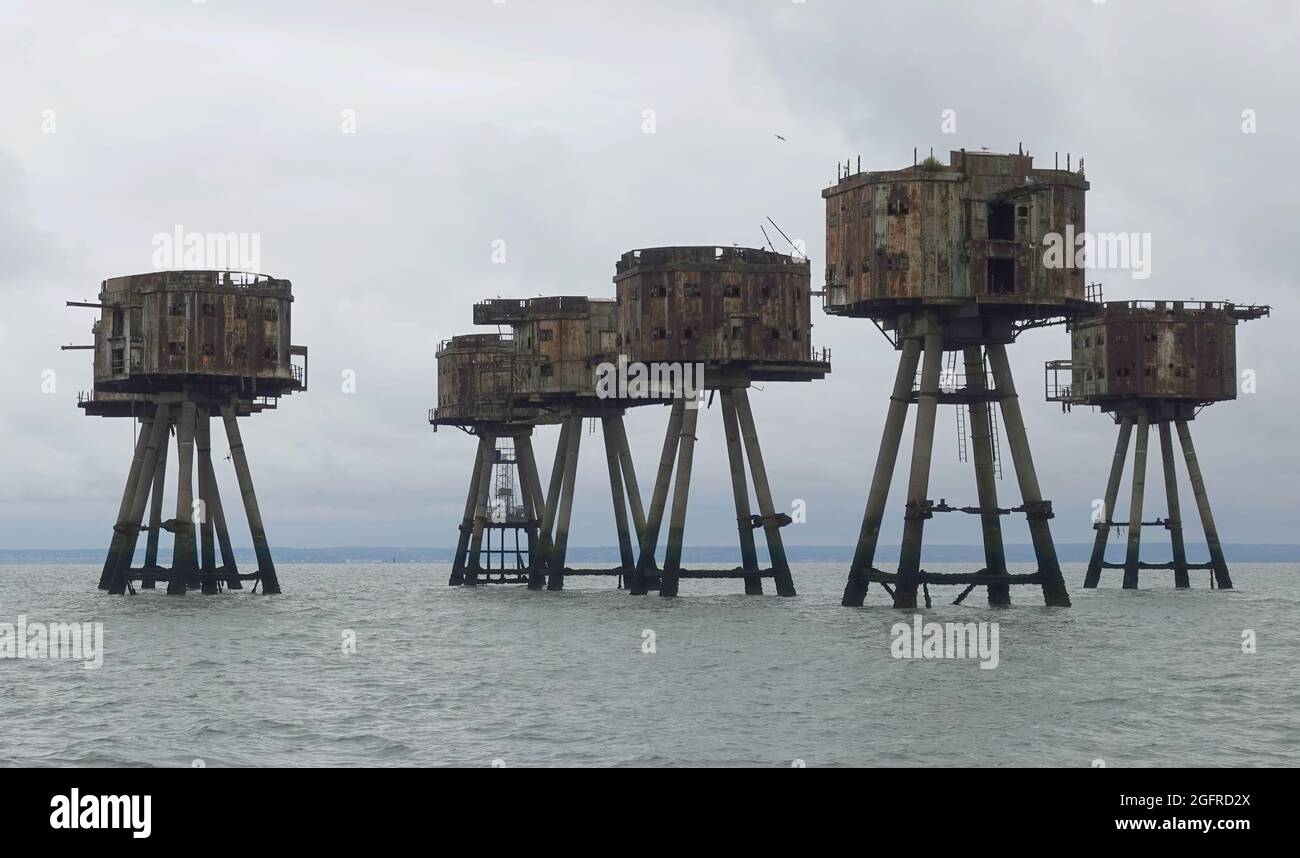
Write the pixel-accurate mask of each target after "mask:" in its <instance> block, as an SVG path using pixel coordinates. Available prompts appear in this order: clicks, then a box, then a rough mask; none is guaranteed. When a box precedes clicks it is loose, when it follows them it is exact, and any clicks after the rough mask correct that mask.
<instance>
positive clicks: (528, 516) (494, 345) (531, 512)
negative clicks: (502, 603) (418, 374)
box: [429, 334, 554, 587]
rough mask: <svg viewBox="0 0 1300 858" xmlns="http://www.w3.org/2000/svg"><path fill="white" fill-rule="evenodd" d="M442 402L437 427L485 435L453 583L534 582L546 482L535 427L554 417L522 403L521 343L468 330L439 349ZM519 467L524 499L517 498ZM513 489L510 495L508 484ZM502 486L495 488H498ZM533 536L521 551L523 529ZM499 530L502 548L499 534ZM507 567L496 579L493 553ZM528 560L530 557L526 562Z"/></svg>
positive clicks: (435, 413) (433, 418) (432, 416)
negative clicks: (517, 394)
mask: <svg viewBox="0 0 1300 858" xmlns="http://www.w3.org/2000/svg"><path fill="white" fill-rule="evenodd" d="M436 357H437V361H438V405H437V407H435V408H431V409H430V410H429V423H430V424H432V425H433V427H434V431H437V429H438V427H439V426H454V427H456V428H458V429H461V430H463V431H465V432H467V433H468V434H470V435H474V436H476V437H477V438H478V446H477V450H476V452H475V454H474V467H473V470H472V471H471V472H470V483H469V493H468V495H467V496H466V498H465V512H464V515H463V516H462V518H461V523H460V533H459V536H458V538H457V542H456V556H455V558H454V559H453V561H452V567H451V576H450V577H449V579H448V582H447V583H448V584H450V585H452V586H461V585H468V586H471V587H472V586H476V585H478V584H480V583H488V584H499V583H519V582H522V581H527V580H529V575H528V568H529V567H530V566H531V565H532V563H533V562H534V560H535V558H536V557H537V540H538V527H539V525H540V524H541V506H540V504H539V503H538V502H537V497H538V493H539V492H540V479H539V477H538V475H537V462H536V460H535V458H534V457H533V443H532V437H533V427H534V426H536V425H537V424H539V423H545V422H554V421H553V420H550V419H548V418H547V417H546V416H545V415H543V414H541V413H539V412H538V411H537V409H535V408H532V407H529V406H526V405H517V404H515V402H514V390H515V381H516V377H517V374H518V371H519V370H518V367H519V363H520V359H519V357H518V356H517V355H516V351H515V343H514V341H513V340H512V339H511V338H510V337H508V336H502V335H501V334H461V335H460V336H455V337H452V338H451V339H449V340H444V341H443V342H442V344H441V345H440V346H439V347H438V351H437V355H436ZM516 471H517V473H518V478H519V484H520V488H521V489H522V501H523V502H522V503H516V502H515V501H514V474H515V472H516ZM507 480H508V482H509V486H510V491H509V493H508V496H507V493H506V492H503V488H504V486H505V484H506V482H507ZM494 487H495V488H494ZM521 530H522V531H523V532H524V533H525V536H526V543H527V552H526V554H525V553H524V552H522V551H520V550H519V548H518V536H519V531H521ZM494 533H495V534H496V535H497V545H498V548H497V550H496V551H493V549H492V535H493V534H494ZM508 534H513V536H514V539H515V546H516V547H515V551H514V552H513V555H514V560H515V563H514V565H513V568H507V565H508V563H507V558H508V557H509V554H510V552H508V551H507V550H506V549H505V544H506V541H507V536H508ZM494 556H496V557H497V558H498V559H499V560H500V564H499V566H498V568H497V570H496V576H495V577H493V570H492V558H493V557H494ZM525 558H526V560H525Z"/></svg>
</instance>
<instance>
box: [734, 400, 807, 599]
mask: <svg viewBox="0 0 1300 858" xmlns="http://www.w3.org/2000/svg"><path fill="white" fill-rule="evenodd" d="M734 399H735V403H736V417H737V418H739V420H740V436H741V437H742V438H743V439H744V440H745V456H746V457H747V458H748V459H749V470H750V473H751V474H753V476H754V497H755V498H757V500H758V512H759V515H761V516H762V517H763V534H764V535H765V536H766V537H767V553H768V555H769V556H770V557H771V560H772V579H773V582H774V583H775V584H776V594H777V595H778V596H794V595H795V591H794V578H793V577H792V576H791V575H790V561H789V560H788V559H787V558H786V556H785V542H784V541H783V540H782V539H781V526H780V525H779V524H778V523H777V516H776V504H775V503H773V501H772V487H771V486H770V485H769V484H768V482H767V467H766V466H765V465H764V464H763V448H762V447H760V446H759V444H758V429H757V427H755V425H754V412H753V411H751V410H750V407H749V391H748V390H745V389H743V388H742V389H741V390H737V391H736V392H735V396H734Z"/></svg>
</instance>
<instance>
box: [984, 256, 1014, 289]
mask: <svg viewBox="0 0 1300 858" xmlns="http://www.w3.org/2000/svg"><path fill="white" fill-rule="evenodd" d="M1015 291H1016V261H1015V260H1014V259H990V260H989V294H990V295H1010V294H1012V293H1013V292H1015Z"/></svg>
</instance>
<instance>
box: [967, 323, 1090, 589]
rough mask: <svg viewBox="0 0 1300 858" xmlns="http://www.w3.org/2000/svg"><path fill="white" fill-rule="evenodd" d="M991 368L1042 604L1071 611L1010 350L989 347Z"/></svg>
mask: <svg viewBox="0 0 1300 858" xmlns="http://www.w3.org/2000/svg"><path fill="white" fill-rule="evenodd" d="M987 351H988V356H989V364H990V366H991V367H992V369H993V378H994V385H995V387H996V389H997V392H998V394H1000V396H1001V399H1000V402H1001V405H1002V423H1003V425H1004V426H1005V427H1006V432H1007V444H1008V446H1010V447H1011V461H1012V463H1013V464H1014V465H1015V469H1016V481H1017V482H1018V483H1019V484H1020V497H1021V499H1022V501H1023V503H1024V506H1025V508H1026V514H1025V517H1026V518H1027V519H1028V520H1029V535H1030V538H1031V539H1032V541H1033V543H1034V556H1035V557H1036V558H1037V560H1038V574H1039V575H1040V576H1042V579H1043V601H1044V603H1045V604H1047V605H1048V607H1055V608H1068V607H1070V594H1069V592H1068V591H1067V590H1066V589H1065V578H1063V577H1062V576H1061V562H1060V560H1058V559H1057V556H1056V544H1055V543H1053V542H1052V529H1051V527H1050V526H1049V525H1048V523H1047V522H1048V520H1049V519H1050V518H1051V517H1052V513H1051V508H1050V507H1049V505H1048V504H1045V503H1043V493H1042V491H1041V490H1040V489H1039V487H1038V472H1037V471H1036V470H1035V469H1034V457H1033V454H1032V453H1030V451H1029V433H1027V432H1026V431H1025V418H1024V415H1023V414H1022V413H1021V411H1020V399H1019V398H1018V397H1017V395H1016V382H1015V379H1013V378H1012V377H1011V364H1010V363H1009V362H1008V361H1007V348H1006V346H1004V345H1002V344H1001V343H994V344H992V345H990V346H988V349H987Z"/></svg>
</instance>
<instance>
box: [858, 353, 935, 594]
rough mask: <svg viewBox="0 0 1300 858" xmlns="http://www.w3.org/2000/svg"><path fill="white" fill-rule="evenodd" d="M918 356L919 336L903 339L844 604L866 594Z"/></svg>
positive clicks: (910, 396)
mask: <svg viewBox="0 0 1300 858" xmlns="http://www.w3.org/2000/svg"><path fill="white" fill-rule="evenodd" d="M920 357H921V340H919V339H907V340H904V341H903V351H902V355H901V357H900V358H899V361H898V373H897V374H896V375H895V376H894V389H893V392H892V393H891V394H890V397H889V411H888V413H887V414H886V416H885V431H884V434H883V435H882V436H881V438H880V451H879V452H878V453H877V454H876V469H875V472H874V473H873V474H872V476H871V493H870V494H869V495H868V496H867V509H866V512H864V513H863V515H862V530H861V531H860V532H859V533H858V545H857V548H856V549H855V550H854V552H853V565H852V566H851V567H850V568H849V580H848V583H847V584H845V585H844V598H843V599H841V600H840V604H841V605H843V606H845V607H846V608H858V607H861V606H862V602H863V600H864V599H865V598H866V595H867V583H868V582H867V573H868V572H870V571H871V568H872V565H873V564H874V563H875V561H876V543H877V542H878V541H879V540H880V525H881V522H882V521H884V518H885V502H886V501H887V500H888V499H889V484H890V482H891V481H892V480H893V476H894V466H895V465H896V463H897V462H898V447H899V445H900V444H901V443H902V440H903V428H904V425H905V424H906V422H907V408H908V405H910V404H911V400H912V380H913V379H914V378H916V365H917V363H918V362H919V361H920Z"/></svg>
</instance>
